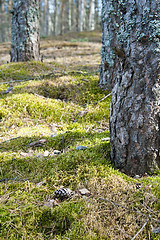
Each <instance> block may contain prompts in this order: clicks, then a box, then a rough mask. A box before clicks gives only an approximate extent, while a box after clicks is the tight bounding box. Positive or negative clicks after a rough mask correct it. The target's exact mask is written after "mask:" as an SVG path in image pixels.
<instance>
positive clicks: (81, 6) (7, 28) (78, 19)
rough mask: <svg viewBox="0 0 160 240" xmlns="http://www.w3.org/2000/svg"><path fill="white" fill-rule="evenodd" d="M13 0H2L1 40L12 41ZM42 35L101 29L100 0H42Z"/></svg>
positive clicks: (0, 18)
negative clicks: (11, 11)
mask: <svg viewBox="0 0 160 240" xmlns="http://www.w3.org/2000/svg"><path fill="white" fill-rule="evenodd" d="M11 9H12V0H0V23H1V25H0V42H6V41H10V38H11V15H12V14H11V13H10V10H11ZM40 15H41V17H40V33H41V37H47V36H52V35H60V34H64V33H67V32H81V31H93V30H95V29H101V24H100V22H101V1H99V0H60V1H59V0H41V1H40Z"/></svg>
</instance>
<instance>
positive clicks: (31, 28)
mask: <svg viewBox="0 0 160 240" xmlns="http://www.w3.org/2000/svg"><path fill="white" fill-rule="evenodd" d="M39 12H40V4H39V0H21V1H17V0H14V2H13V10H12V29H11V62H18V61H29V60H37V61H38V60H39V56H40V47H39V42H40V41H39V15H40V13H39Z"/></svg>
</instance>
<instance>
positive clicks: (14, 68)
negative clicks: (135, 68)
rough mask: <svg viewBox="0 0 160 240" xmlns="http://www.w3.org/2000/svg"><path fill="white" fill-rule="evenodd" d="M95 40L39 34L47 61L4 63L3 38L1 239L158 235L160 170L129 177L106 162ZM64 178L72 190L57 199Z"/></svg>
mask: <svg viewBox="0 0 160 240" xmlns="http://www.w3.org/2000/svg"><path fill="white" fill-rule="evenodd" d="M99 39H100V33H96V32H92V33H81V34H80V35H78V34H76V35H74V34H72V35H65V36H63V37H57V38H54V39H53V38H49V39H43V40H42V42H41V52H42V54H43V55H44V60H43V62H30V63H8V64H7V63H6V61H7V59H8V58H9V56H8V55H7V49H8V48H9V44H8V45H7V44H1V45H0V57H1V62H0V64H1V65H0V239H2V240H6V239H11V240H19V239H21V240H22V239H23V240H32V239H33V240H36V239H37V240H42V239H50V240H51V239H54V240H60V239H64V240H65V239H69V240H98V239H100V240H102V239H106V240H116V239H117V240H121V239H141V240H145V239H146V240H147V239H153V240H158V239H160V235H159V232H160V231H159V228H160V211H159V210H160V201H159V199H160V175H159V174H158V173H157V174H155V175H154V176H144V177H142V178H131V177H128V176H126V175H124V174H123V173H120V172H119V171H118V170H115V169H114V167H113V166H112V165H111V163H110V161H109V152H110V144H109V141H103V138H107V137H109V128H108V125H109V124H108V122H109V108H110V97H107V98H105V99H104V100H102V101H100V100H101V99H103V98H104V97H105V96H106V95H107V94H108V92H107V91H104V90H102V89H100V88H99V87H98V78H99V73H98V66H99V64H100V48H101V44H100V43H99ZM8 87H13V89H12V90H11V91H8V93H7V91H6V90H7V89H8ZM77 146H86V147H87V148H86V149H85V150H77V149H76V147H77ZM55 150H58V151H60V153H59V154H55ZM62 186H64V187H67V188H70V189H71V190H72V191H75V192H76V194H75V195H73V197H72V198H70V199H66V200H64V201H62V202H59V203H56V202H54V204H53V206H51V205H50V204H49V203H50V202H51V200H52V199H53V197H54V196H53V195H54V191H55V190H57V189H59V188H61V187H62ZM83 188H86V189H87V190H88V191H89V192H90V195H81V194H78V193H77V192H78V190H79V189H83Z"/></svg>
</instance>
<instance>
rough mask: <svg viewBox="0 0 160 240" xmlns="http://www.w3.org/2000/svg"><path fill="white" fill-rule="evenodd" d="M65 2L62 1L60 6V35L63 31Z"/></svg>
mask: <svg viewBox="0 0 160 240" xmlns="http://www.w3.org/2000/svg"><path fill="white" fill-rule="evenodd" d="M64 16H65V2H64V0H62V5H61V33H60V34H64V29H65V19H64Z"/></svg>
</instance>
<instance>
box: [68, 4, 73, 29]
mask: <svg viewBox="0 0 160 240" xmlns="http://www.w3.org/2000/svg"><path fill="white" fill-rule="evenodd" d="M71 29H72V0H69V1H68V31H69V32H70V31H71Z"/></svg>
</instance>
